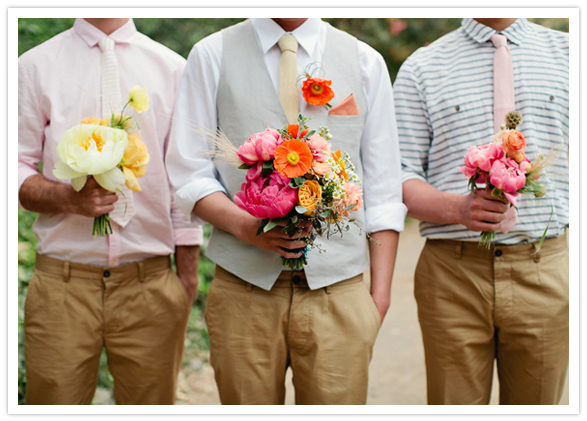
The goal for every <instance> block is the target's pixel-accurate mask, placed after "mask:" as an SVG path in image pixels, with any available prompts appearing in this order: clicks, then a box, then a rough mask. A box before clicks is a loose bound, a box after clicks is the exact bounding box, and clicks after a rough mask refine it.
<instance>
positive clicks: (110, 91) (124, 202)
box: [98, 37, 136, 227]
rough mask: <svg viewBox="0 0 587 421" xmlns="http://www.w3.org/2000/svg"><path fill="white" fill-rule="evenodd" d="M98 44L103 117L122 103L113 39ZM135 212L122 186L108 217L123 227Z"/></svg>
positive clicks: (116, 109)
mask: <svg viewBox="0 0 587 421" xmlns="http://www.w3.org/2000/svg"><path fill="white" fill-rule="evenodd" d="M98 45H99V46H100V50H102V58H101V61H100V70H101V73H102V77H101V82H102V115H103V116H104V117H105V118H110V116H111V115H112V112H113V111H114V112H116V111H120V106H121V105H122V104H121V102H122V97H121V95H120V76H119V73H118V60H117V59H116V55H115V54H114V40H112V39H111V38H108V37H104V38H102V39H101V40H100V41H99V42H98ZM135 213H136V211H135V208H134V202H133V194H132V191H131V190H129V189H128V188H127V187H126V186H122V194H121V193H118V200H117V201H116V203H115V204H114V210H113V211H112V212H110V219H111V220H113V221H114V222H116V223H117V224H118V225H120V226H121V227H125V226H126V225H127V224H128V223H129V221H130V220H131V218H132V217H133V216H134V215H135Z"/></svg>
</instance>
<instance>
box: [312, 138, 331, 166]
mask: <svg viewBox="0 0 587 421" xmlns="http://www.w3.org/2000/svg"><path fill="white" fill-rule="evenodd" d="M306 143H307V144H308V146H309V147H310V150H311V151H312V156H313V157H314V159H315V160H316V161H318V162H324V161H326V160H327V159H328V157H329V156H330V148H331V146H332V145H331V144H330V143H328V142H327V141H326V140H325V139H324V138H323V137H321V136H318V135H317V134H313V135H312V136H310V137H309V138H308V141H307V142H306Z"/></svg>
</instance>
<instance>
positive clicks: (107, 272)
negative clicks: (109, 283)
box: [103, 270, 110, 278]
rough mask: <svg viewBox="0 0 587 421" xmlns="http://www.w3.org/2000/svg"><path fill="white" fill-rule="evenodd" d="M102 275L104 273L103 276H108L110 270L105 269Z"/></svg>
mask: <svg viewBox="0 0 587 421" xmlns="http://www.w3.org/2000/svg"><path fill="white" fill-rule="evenodd" d="M103 275H104V278H108V277H110V271H109V270H105V271H104V273H103Z"/></svg>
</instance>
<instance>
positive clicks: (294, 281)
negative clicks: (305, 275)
mask: <svg viewBox="0 0 587 421" xmlns="http://www.w3.org/2000/svg"><path fill="white" fill-rule="evenodd" d="M301 280H302V278H300V277H299V275H294V276H293V277H292V278H291V281H292V282H293V283H294V284H296V285H297V284H299V283H300V281H301Z"/></svg>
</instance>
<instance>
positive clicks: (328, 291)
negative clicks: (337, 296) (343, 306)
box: [324, 285, 332, 294]
mask: <svg viewBox="0 0 587 421" xmlns="http://www.w3.org/2000/svg"><path fill="white" fill-rule="evenodd" d="M324 291H326V293H327V294H331V293H332V285H328V286H326V287H324Z"/></svg>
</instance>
